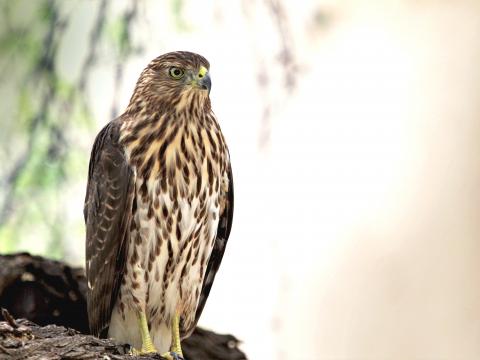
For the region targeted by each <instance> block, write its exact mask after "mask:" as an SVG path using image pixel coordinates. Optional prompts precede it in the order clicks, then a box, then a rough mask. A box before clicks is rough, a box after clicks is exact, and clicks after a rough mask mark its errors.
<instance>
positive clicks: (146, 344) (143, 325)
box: [138, 311, 157, 354]
mask: <svg viewBox="0 0 480 360" xmlns="http://www.w3.org/2000/svg"><path fill="white" fill-rule="evenodd" d="M138 323H139V325H140V333H141V334H142V349H141V350H140V354H149V353H156V352H157V349H155V346H153V343H152V338H151V337H150V332H149V331H148V322H147V316H146V315H145V312H144V311H141V312H140V315H139V317H138Z"/></svg>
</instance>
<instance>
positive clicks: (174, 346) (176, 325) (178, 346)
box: [172, 314, 183, 356]
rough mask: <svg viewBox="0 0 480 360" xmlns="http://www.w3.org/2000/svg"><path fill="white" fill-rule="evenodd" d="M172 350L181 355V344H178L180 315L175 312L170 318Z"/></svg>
mask: <svg viewBox="0 0 480 360" xmlns="http://www.w3.org/2000/svg"><path fill="white" fill-rule="evenodd" d="M172 351H173V352H174V353H177V354H178V355H180V356H183V353H182V345H181V344H180V316H178V314H175V316H174V317H173V319H172Z"/></svg>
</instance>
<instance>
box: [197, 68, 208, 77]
mask: <svg viewBox="0 0 480 360" xmlns="http://www.w3.org/2000/svg"><path fill="white" fill-rule="evenodd" d="M207 72H208V70H207V68H206V67H205V66H200V70H198V77H199V78H200V79H201V78H203V77H204V76H205V75H206V74H207Z"/></svg>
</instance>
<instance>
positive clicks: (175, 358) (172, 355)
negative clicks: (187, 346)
mask: <svg viewBox="0 0 480 360" xmlns="http://www.w3.org/2000/svg"><path fill="white" fill-rule="evenodd" d="M162 357H163V358H165V359H166V360H185V359H184V357H183V355H182V354H178V353H176V352H174V351H170V352H167V353H165V354H162Z"/></svg>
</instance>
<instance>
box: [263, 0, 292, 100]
mask: <svg viewBox="0 0 480 360" xmlns="http://www.w3.org/2000/svg"><path fill="white" fill-rule="evenodd" d="M265 1H266V4H267V7H268V8H269V10H270V13H271V14H272V17H273V19H274V21H275V24H276V25H277V31H278V34H279V36H280V40H281V41H280V43H281V49H280V54H279V61H280V63H281V64H282V66H283V68H284V71H285V87H286V89H287V90H288V91H289V92H291V91H292V90H293V89H294V88H295V86H296V71H295V70H297V65H296V60H295V56H294V52H293V40H292V36H291V34H290V30H289V27H288V19H287V16H286V14H285V9H284V8H283V4H282V2H281V1H280V0H265Z"/></svg>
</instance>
